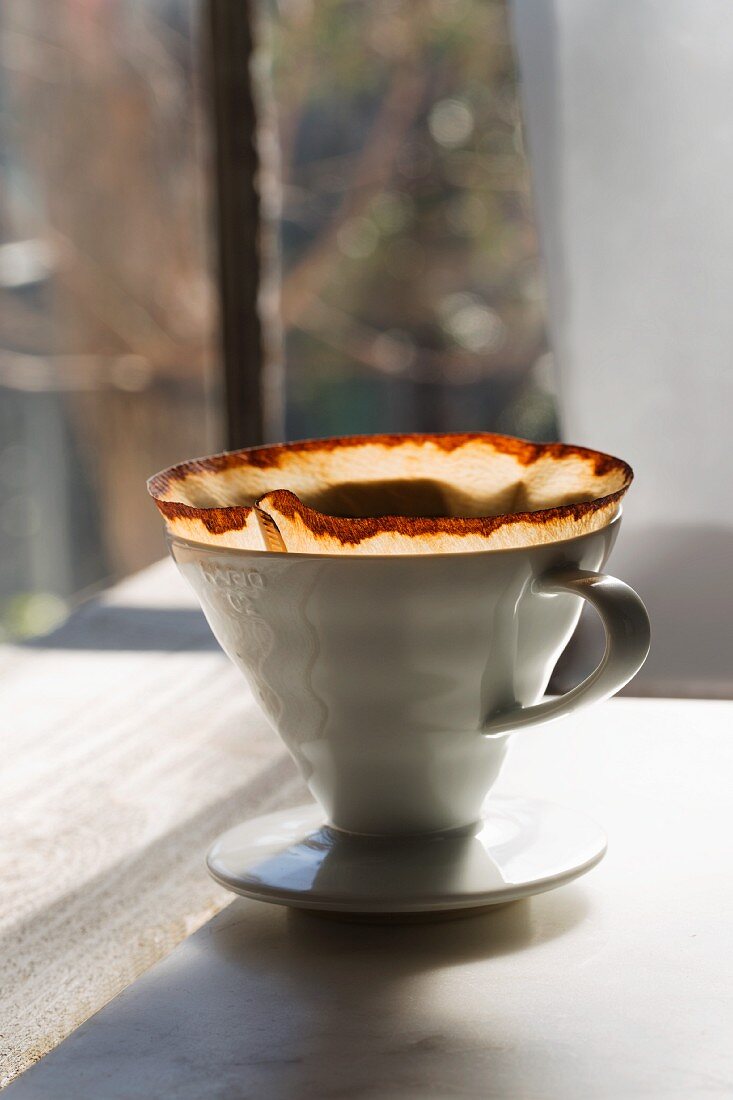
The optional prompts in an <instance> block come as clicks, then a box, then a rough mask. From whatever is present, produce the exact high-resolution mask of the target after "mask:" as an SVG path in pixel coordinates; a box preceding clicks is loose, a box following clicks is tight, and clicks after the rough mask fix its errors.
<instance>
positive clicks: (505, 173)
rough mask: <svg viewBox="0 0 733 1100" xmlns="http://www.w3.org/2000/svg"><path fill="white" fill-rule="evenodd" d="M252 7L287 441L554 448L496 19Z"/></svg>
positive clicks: (524, 186)
mask: <svg viewBox="0 0 733 1100" xmlns="http://www.w3.org/2000/svg"><path fill="white" fill-rule="evenodd" d="M265 10H266V13H267V29H268V42H269V46H270V48H271V56H272V64H273V70H272V85H273V88H274V94H275V100H276V104H277V125H278V130H279V156H280V169H281V176H282V196H281V210H282V212H281V234H280V237H281V257H282V267H283V294H282V302H283V316H284V322H285V336H286V356H285V362H286V379H287V431H288V435H289V436H299V435H322V434H328V433H333V432H348V431H383V430H388V431H389V430H449V429H461V428H474V429H476V428H478V429H493V430H500V431H506V432H513V433H516V434H520V435H525V436H531V437H534V438H540V439H541V438H555V437H556V435H557V425H556V421H555V412H554V402H553V399H552V394H551V386H550V383H549V380H548V375H549V374H550V372H549V371H548V370H547V369H546V368H547V359H546V352H547V348H546V342H545V328H544V307H545V302H544V291H543V284H542V277H541V272H540V265H539V261H538V247H537V238H536V233H535V229H534V224H533V217H532V209H531V197H530V190H529V179H528V171H527V163H526V158H525V154H524V148H523V141H522V128H521V117H520V109H519V100H518V88H517V72H516V65H515V59H514V54H513V49H512V44H511V38H510V31H509V26H508V20H507V11H506V7H505V4H504V3H503V2H499V0H372V2H370V3H368V4H366V3H363V2H361V0H319V2H317V3H316V2H312V0H279V2H277V3H269V4H267V6H266V9H265ZM537 364H540V367H539V368H538V367H537Z"/></svg>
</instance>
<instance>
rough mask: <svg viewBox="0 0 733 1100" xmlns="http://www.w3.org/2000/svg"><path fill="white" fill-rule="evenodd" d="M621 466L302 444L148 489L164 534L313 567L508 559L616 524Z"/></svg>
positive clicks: (467, 443) (179, 470)
mask: <svg viewBox="0 0 733 1100" xmlns="http://www.w3.org/2000/svg"><path fill="white" fill-rule="evenodd" d="M632 477H633V474H632V471H631V469H630V467H629V466H628V465H627V464H626V463H625V462H622V461H621V460H620V459H618V458H613V457H612V456H610V455H605V454H602V453H601V452H599V451H592V450H588V449H586V448H582V447H572V446H567V445H564V444H560V443H529V442H526V441H524V440H519V439H513V438H511V437H509V436H501V435H491V434H488V433H467V434H460V435H458V434H451V435H376V436H355V437H341V438H337V439H324V440H306V441H303V442H298V443H290V444H283V445H278V446H270V447H256V448H251V449H248V450H243V451H234V452H229V453H225V454H220V455H213V456H211V457H209V458H201V459H194V460H192V461H190V462H184V463H181V464H180V465H178V466H172V467H170V468H169V469H168V470H164V471H162V472H161V473H159V474H156V475H155V476H154V477H152V478H151V479H150V481H149V482H148V489H149V492H150V494H151V496H152V497H153V498H154V499H155V503H156V505H157V507H158V508H159V510H160V512H161V513H162V515H163V516H164V518H165V521H166V525H167V527H168V529H169V531H170V532H171V533H172V534H174V535H178V536H181V537H183V538H187V539H190V540H193V541H195V542H201V543H208V544H211V545H215V546H220V547H231V548H240V549H248V550H264V549H270V550H281V551H282V550H284V551H287V552H290V553H306V554H420V553H430V554H435V553H456V552H461V551H473V550H489V549H508V548H511V547H518V546H529V545H536V544H539V543H545V542H554V541H557V540H558V539H563V538H572V537H574V536H576V535H580V534H584V533H586V532H588V531H593V530H597V529H598V528H600V527H604V526H605V525H606V524H607V523H609V522H610V520H611V519H613V517H614V515H615V514H616V512H617V510H618V505H619V502H620V500H621V498H622V497H623V495H624V493H625V492H626V490H627V489H628V487H629V485H630V483H631V479H632Z"/></svg>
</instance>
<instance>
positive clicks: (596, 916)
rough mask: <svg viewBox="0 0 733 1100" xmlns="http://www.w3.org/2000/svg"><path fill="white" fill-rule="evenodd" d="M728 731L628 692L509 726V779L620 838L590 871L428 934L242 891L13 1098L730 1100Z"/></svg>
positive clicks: (732, 747) (720, 719)
mask: <svg viewBox="0 0 733 1100" xmlns="http://www.w3.org/2000/svg"><path fill="white" fill-rule="evenodd" d="M243 690H244V689H243ZM732 725H733V703H729V702H696V701H671V700H635V699H620V700H613V701H611V702H610V703H607V704H605V705H604V706H601V707H598V708H596V709H595V710H594V711H593V712H592V713H591V714H589V715H579V716H577V717H575V718H570V719H567V720H566V721H565V722H564V723H558V725H557V726H556V727H545V728H544V729H540V730H536V731H533V732H530V733H527V734H524V735H522V734H520V735H518V736H517V737H516V739H515V743H514V747H513V752H512V755H511V758H510V760H509V762H508V764H507V766H506V769H505V772H504V774H503V776H502V779H501V783H500V787H501V789H502V790H503V791H507V792H508V791H512V792H522V793H524V794H528V795H533V796H539V797H545V798H551V799H554V800H557V801H560V802H563V803H566V804H568V805H572V806H575V807H577V808H578V809H582V810H585V811H586V812H589V813H590V814H591V815H592V816H594V817H596V818H597V820H599V821H600V822H601V823H602V824H603V825H604V826H605V827H606V829H607V831H608V834H609V840H610V845H609V851H608V855H607V856H606V859H605V860H604V861H603V863H601V864H600V866H599V867H598V868H596V869H595V870H594V871H592V872H591V873H590V874H589V875H588V876H587V877H586V878H584V879H581V880H579V881H578V882H577V883H573V884H571V885H570V886H566V887H563V888H562V889H559V890H557V891H555V892H552V893H549V894H544V895H542V896H539V897H536V898H534V899H532V900H531V901H528V902H517V903H515V904H513V905H510V906H508V907H505V908H503V909H499V910H497V911H496V912H494V913H489V914H486V915H483V916H476V917H472V918H467V919H465V920H457V921H451V922H447V923H442V924H433V925H418V926H409V925H408V926H368V925H358V924H344V923H338V922H335V921H333V920H326V919H323V918H319V917H316V916H310V915H306V914H302V913H289V912H287V911H286V910H283V909H279V908H276V907H270V906H267V905H265V904H262V903H258V902H251V901H245V900H242V899H238V900H237V901H235V902H234V903H233V904H232V905H231V906H230V907H229V908H227V909H226V910H225V911H224V912H222V913H221V914H220V915H219V916H218V917H215V918H214V919H213V920H212V921H211V922H210V923H208V924H206V925H205V926H204V927H202V928H200V929H199V931H197V932H196V933H195V934H194V935H192V936H190V938H188V939H187V940H186V941H185V942H184V943H182V944H181V945H180V946H179V947H177V948H176V949H175V950H174V951H173V952H172V953H171V954H170V955H169V956H168V957H167V958H166V959H164V960H163V961H162V962H159V963H158V964H157V965H156V966H154V967H153V968H152V969H151V970H150V971H148V973H147V974H145V975H144V976H143V977H141V978H139V979H138V980H137V981H135V982H134V983H133V984H132V985H131V986H130V987H129V988H128V989H127V990H126V991H125V992H124V993H122V994H121V995H120V996H119V997H117V998H116V999H115V1000H114V1001H113V1002H112V1003H111V1004H109V1005H108V1006H107V1007H106V1008H104V1009H103V1010H102V1011H100V1012H99V1013H98V1014H97V1015H96V1016H94V1017H93V1018H92V1019H91V1020H89V1021H88V1022H87V1023H86V1024H84V1025H83V1026H82V1027H80V1028H79V1029H78V1030H77V1031H76V1032H75V1033H74V1034H73V1035H72V1036H71V1037H70V1038H69V1039H67V1040H66V1041H65V1042H64V1043H62V1045H61V1046H59V1047H58V1048H57V1049H56V1050H55V1051H53V1052H52V1053H51V1054H49V1055H48V1056H47V1057H46V1058H44V1059H43V1060H42V1061H41V1062H39V1063H38V1064H37V1065H36V1066H34V1067H33V1068H31V1069H30V1070H29V1071H28V1072H27V1073H26V1074H24V1075H23V1077H22V1078H21V1079H20V1080H18V1082H17V1083H16V1084H14V1085H13V1086H12V1089H13V1090H14V1091H13V1092H12V1093H11V1096H12V1098H13V1100H23V1098H27V1100H30V1098H34V1100H35V1098H38V1100H46V1098H47V1100H65V1098H66V1097H68V1098H69V1100H72V1098H73V1100H87V1098H88V1100H118V1098H119V1100H122V1098H125V1100H128V1098H130V1100H132V1098H136V1100H137V1098H138V1097H139V1098H141V1100H142V1098H146V1100H147V1098H149V1097H153V1096H154V1097H175V1098H176V1100H189V1098H190V1100H194V1098H195V1100H201V1098H206V1100H215V1098H222V1100H223V1098H227V1100H229V1098H239V1097H242V1098H244V1097H247V1098H259V1097H263V1098H267V1100H279V1098H283V1100H285V1098H288V1100H291V1098H298V1100H299V1098H313V1100H316V1098H319V1100H320V1098H326V1097H334V1098H335V1097H359V1098H360V1100H361V1098H364V1100H367V1098H368V1100H372V1098H374V1100H392V1098H395V1100H396V1098H400V1100H403V1098H404V1100H417V1098H436V1100H437V1098H443V1097H471V1098H473V1097H476V1098H485V1097H500V1098H512V1100H514V1098H516V1100H544V1098H547V1100H575V1098H577V1100H595V1098H608V1100H611V1098H613V1100H634V1098H636V1097H639V1098H641V1097H644V1098H646V1097H659V1098H660V1100H661V1098H664V1100H677V1098H679V1100H683V1098H684V1100H689V1098H692V1097H714V1096H715V1097H717V1096H721V1097H722V1096H730V1095H731V1094H733V1044H731V1042H730V1036H731V1034H733V1026H732V1025H733V1007H732V1003H731V996H730V993H731V977H732V974H731V971H732V970H733V952H732V951H731V916H732V908H733V906H732V904H731V903H732V902H733V883H732V882H731V840H730V836H731V802H730V775H731V765H733V737H732V736H731V734H732V732H733V731H732V730H731V726H732ZM238 736H241V738H242V740H241V742H240V745H241V748H240V749H239V752H240V753H241V764H237V752H238V750H237V748H236V743H235V741H234V740H231V741H228V742H227V744H228V745H229V746H230V748H229V751H230V753H231V756H230V758H229V766H230V768H231V767H235V766H241V768H242V769H243V770H244V769H246V767H247V758H248V750H247V748H246V741H247V734H246V730H242V731H240V734H238ZM292 793H293V792H292V790H291V792H290V794H291V796H292ZM252 812H256V811H252ZM199 843H200V838H199V839H197V840H196V844H199ZM202 848H203V845H201V849H200V850H197V851H196V852H195V853H194V855H195V859H197V860H198V859H199V858H201V856H202V855H203V851H202Z"/></svg>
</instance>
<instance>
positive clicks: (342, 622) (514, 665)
mask: <svg viewBox="0 0 733 1100" xmlns="http://www.w3.org/2000/svg"><path fill="white" fill-rule="evenodd" d="M617 529H618V521H616V522H614V523H612V524H610V525H609V526H608V527H606V528H604V529H603V530H601V531H597V532H594V533H592V534H589V535H586V536H583V537H582V538H578V539H573V540H569V541H567V542H561V543H556V544H550V545H546V546H536V547H531V548H526V549H517V550H507V551H489V552H486V553H471V554H446V555H435V556H431V555H422V556H410V557H407V556H394V557H337V556H326V555H324V556H316V555H298V554H271V553H266V552H261V551H260V552H257V551H244V550H218V549H214V548H211V547H204V546H198V545H195V544H192V543H187V542H185V541H183V540H178V539H174V540H172V542H171V549H172V553H173V556H174V557H175V559H176V561H177V563H178V565H179V567H180V569H181V571H182V572H183V573H184V575H185V576H186V577H187V578H188V580H189V581H190V583H191V585H192V586H193V588H194V589H195V591H196V593H197V595H198V597H199V599H200V601H201V605H202V607H203V609H204V612H205V614H206V617H207V619H208V621H209V623H210V625H211V628H212V630H213V632H214V634H215V635H216V637H217V639H218V640H219V642H220V644H221V646H222V648H223V649H224V650H225V652H226V653H227V654H228V655H229V657H230V658H231V659H232V660H233V661H234V663H235V664H236V665H237V666H238V667H239V668H241V670H242V671H243V672H244V673H245V675H246V676H247V678H248V680H249V682H250V684H251V686H252V688H253V690H254V692H255V695H256V696H257V698H258V699H259V700H260V702H261V704H262V707H263V709H264V711H265V713H266V714H267V716H268V717H269V719H270V721H271V722H272V724H273V725H274V726H275V728H276V729H277V730H278V731H279V733H280V735H281V737H282V738H283V741H284V742H285V744H286V745H287V747H288V749H289V750H290V752H291V753H292V755H293V757H294V759H295V761H296V763H297V765H298V767H299V768H300V770H301V772H302V774H303V775H304V777H305V779H306V781H307V783H308V785H309V787H310V789H311V791H312V793H313V794H314V796H315V797H316V798H317V799H318V801H319V802H320V803H321V804H322V806H323V807H324V809H325V811H326V813H327V815H328V818H329V820H330V821H331V823H332V824H333V825H335V826H336V827H338V828H342V829H346V830H350V831H354V832H360V833H376V834H379V833H385V834H394V833H419V832H430V831H435V830H446V829H454V828H458V827H461V826H464V825H467V824H468V823H470V822H473V821H475V820H476V819H477V818H478V816H479V813H480V809H481V804H482V802H483V800H484V798H485V796H486V794H487V792H488V790H489V789H490V787H491V785H492V783H493V782H494V780H495V779H496V776H497V774H498V772H499V769H500V768H501V765H502V762H503V759H504V755H505V752H506V747H507V738H508V736H509V731H510V730H511V729H512V728H514V727H516V726H520V725H522V724H524V722H523V721H522V715H524V714H527V715H528V716H529V717H530V720H532V717H531V716H532V714H533V712H531V711H525V710H524V709H523V708H527V707H532V705H533V704H536V703H537V701H538V700H539V699H540V697H541V696H542V694H543V693H544V691H545V688H546V686H547V682H548V679H549V677H550V674H551V672H552V669H553V667H554V665H555V662H556V660H557V658H558V656H559V655H560V653H561V651H562V649H563V648H564V646H565V645H566V643H567V641H568V639H569V638H570V635H571V633H572V631H573V629H574V627H575V625H576V623H577V620H578V616H579V614H580V608H581V603H582V601H581V599H580V598H579V596H578V595H576V594H574V593H569V592H567V591H560V590H559V589H557V588H556V589H555V590H554V591H555V592H558V591H559V594H552V595H548V592H552V591H553V589H552V587H551V586H550V587H548V585H547V583H546V582H545V580H544V578H547V577H548V576H552V575H553V570H557V568H558V567H560V569H561V570H563V569H568V568H570V569H578V568H579V569H581V570H592V571H595V570H597V569H599V568H600V567H601V566H602V565H603V563H604V561H605V559H606V558H607V556H608V553H609V551H610V548H611V546H612V544H613V541H614V539H615V536H616V532H617ZM583 576H585V577H588V576H591V579H593V577H592V575H591V574H583ZM595 579H597V578H595ZM609 583H615V584H616V585H620V582H609ZM620 587H621V588H624V587H625V586H620ZM628 591H629V590H626V592H628ZM632 596H633V594H632ZM629 598H631V597H629ZM633 599H636V600H637V602H638V597H633ZM632 627H633V629H632V633H633V630H636V641H635V642H634V644H635V646H636V649H635V650H634V653H631V654H630V653H627V654H626V658H627V660H626V665H627V668H626V672H627V673H628V674H627V675H626V676H625V678H626V679H629V678H630V676H631V675H633V672H634V671H635V670H636V667H638V665H639V664H640V663H641V661H642V660H643V656H644V653H645V652H646V650H645V648H644V641H643V638H641V639H640V638H639V634H640V633H641V634H643V625H642V627H639V625H638V623H637V624H636V626H635V627H634V626H633V624H632ZM622 633H623V631H622ZM626 633H627V634H628V633H629V631H628V629H626ZM642 649H643V650H644V652H643V653H642V652H641V651H642ZM632 666H633V668H632ZM629 670H630V671H629ZM604 675H605V676H606V680H607V679H608V675H607V673H604ZM621 682H625V681H624V679H623V676H621V675H619V674H618V672H617V674H616V680H615V682H614V684H613V685H611V686H610V687H609V684H608V683H606V682H604V685H603V691H604V694H610V693H611V691H612V690H615V689H616V688H618V687H619V686H620V685H621ZM576 690H577V689H576ZM597 694H598V691H596V696H597ZM572 705H574V704H573V702H572V700H570V702H569V703H568V705H567V707H566V708H565V709H569V708H570V706H572ZM546 706H547V704H542V705H541V706H540V707H539V708H538V711H543V710H544V708H545V707H546ZM556 709H557V708H556ZM554 716H555V715H554V713H548V714H547V715H545V714H544V713H538V714H537V720H543V719H544V718H546V717H548V718H549V717H554ZM487 734H488V735H487Z"/></svg>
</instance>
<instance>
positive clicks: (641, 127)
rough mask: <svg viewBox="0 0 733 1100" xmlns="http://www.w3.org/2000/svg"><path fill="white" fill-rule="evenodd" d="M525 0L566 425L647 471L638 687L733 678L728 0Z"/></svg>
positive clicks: (634, 515)
mask: <svg viewBox="0 0 733 1100" xmlns="http://www.w3.org/2000/svg"><path fill="white" fill-rule="evenodd" d="M512 2H513V17H514V28H515V35H516V43H517V48H518V56H519V65H520V76H521V81H522V88H523V97H524V109H525V122H526V129H527V140H528V146H529V153H530V164H531V169H532V175H533V180H534V190H535V202H536V208H537V216H538V221H539V226H540V234H541V238H542V243H543V251H544V254H545V263H546V270H547V277H548V283H549V295H550V312H551V317H550V329H551V335H552V340H553V344H554V349H555V357H556V362H557V381H558V388H559V401H560V412H561V423H562V428H563V435H564V437H565V438H566V439H567V440H569V441H571V442H574V443H586V444H589V445H592V446H594V447H598V448H601V449H604V450H608V451H611V452H612V453H615V454H618V455H621V456H622V457H623V458H625V459H627V460H628V461H630V462H631V464H632V465H633V466H634V468H635V471H636V482H635V484H634V486H633V488H632V490H631V493H630V496H629V499H628V503H627V505H626V507H625V520H624V526H623V528H622V531H621V536H620V539H619V542H618V544H617V549H616V550H615V551H614V557H613V561H612V571H613V572H616V573H618V575H619V576H621V577H623V578H624V579H626V580H628V581H629V582H630V583H631V584H634V586H635V587H637V588H638V590H639V591H640V593H641V595H642V596H643V597H644V598H645V600H646V601H647V604H648V606H649V609H650V613H651V616H652V626H653V631H654V639H653V646H652V652H651V655H650V658H649V661H648V664H647V666H646V669H645V671H643V672H642V673H641V674H640V676H639V677H638V678H637V680H636V681H635V685H634V686H633V687H632V689H631V690H632V691H635V692H637V693H639V694H647V693H648V694H670V695H703V696H705V695H715V696H729V695H733V3H731V2H730V0H694V2H691V0H512ZM576 671H577V670H576Z"/></svg>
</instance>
